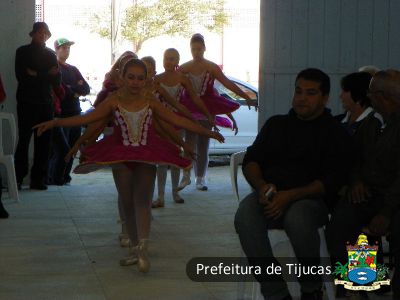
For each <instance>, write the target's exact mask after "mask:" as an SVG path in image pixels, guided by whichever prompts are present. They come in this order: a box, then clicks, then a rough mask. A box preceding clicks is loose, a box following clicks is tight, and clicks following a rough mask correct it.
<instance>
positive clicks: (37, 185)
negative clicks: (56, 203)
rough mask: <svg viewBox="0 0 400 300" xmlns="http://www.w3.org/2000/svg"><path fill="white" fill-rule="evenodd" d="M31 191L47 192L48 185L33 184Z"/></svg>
mask: <svg viewBox="0 0 400 300" xmlns="http://www.w3.org/2000/svg"><path fill="white" fill-rule="evenodd" d="M30 189H31V190H40V191H44V190H47V185H45V184H44V183H31V185H30Z"/></svg>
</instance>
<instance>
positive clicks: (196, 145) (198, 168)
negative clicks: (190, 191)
mask: <svg viewBox="0 0 400 300" xmlns="http://www.w3.org/2000/svg"><path fill="white" fill-rule="evenodd" d="M199 123H200V124H201V125H202V126H203V127H205V128H207V129H210V130H211V128H212V127H211V126H210V123H208V121H203V120H201V121H199ZM185 140H186V142H187V143H189V144H190V145H192V147H193V150H194V152H195V153H196V154H197V160H196V161H194V162H193V168H194V174H195V176H196V183H200V182H198V181H201V180H204V179H205V177H206V176H207V169H208V147H209V145H210V139H209V138H208V137H205V136H202V135H199V134H196V133H193V132H190V131H186V132H185Z"/></svg>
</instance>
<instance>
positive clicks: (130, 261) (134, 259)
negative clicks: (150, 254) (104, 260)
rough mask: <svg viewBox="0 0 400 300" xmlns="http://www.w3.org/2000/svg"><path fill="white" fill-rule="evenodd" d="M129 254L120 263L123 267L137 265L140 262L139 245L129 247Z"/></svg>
mask: <svg viewBox="0 0 400 300" xmlns="http://www.w3.org/2000/svg"><path fill="white" fill-rule="evenodd" d="M128 253H129V254H128V256H126V257H124V258H122V259H120V261H119V265H120V266H122V267H126V266H131V265H135V264H137V263H138V246H136V247H131V248H129V252H128Z"/></svg>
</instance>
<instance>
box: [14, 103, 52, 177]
mask: <svg viewBox="0 0 400 300" xmlns="http://www.w3.org/2000/svg"><path fill="white" fill-rule="evenodd" d="M17 114H18V145H17V149H16V152H15V173H16V177H17V183H18V184H21V183H22V181H23V179H24V177H25V176H26V175H27V174H28V170H29V160H28V151H29V143H30V140H31V136H32V133H33V135H34V137H33V138H34V150H33V165H32V168H31V183H32V182H34V183H44V182H45V179H46V176H47V168H48V161H49V150H50V143H51V131H50V130H48V131H46V132H44V133H43V134H42V135H41V136H37V134H36V130H33V129H32V127H33V126H35V125H37V124H39V123H41V122H45V121H49V120H52V119H53V114H54V108H53V104H52V103H49V104H28V103H18V104H17Z"/></svg>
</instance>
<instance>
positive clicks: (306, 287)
mask: <svg viewBox="0 0 400 300" xmlns="http://www.w3.org/2000/svg"><path fill="white" fill-rule="evenodd" d="M329 90H330V80H329V77H328V75H326V74H325V73H323V72H322V71H320V70H318V69H306V70H303V71H301V72H300V73H299V74H298V75H297V78H296V82H295V92H294V96H293V102H292V107H293V108H292V109H291V110H290V112H289V113H288V114H287V115H281V116H274V117H272V118H270V119H269V120H268V121H267V122H266V123H265V125H264V126H263V128H262V129H261V131H260V133H259V134H258V136H257V138H256V140H255V142H254V144H253V145H252V146H250V147H248V148H247V152H246V155H245V158H244V161H243V173H244V175H245V177H246V179H247V181H248V182H249V184H250V185H251V186H252V187H253V189H254V192H253V193H251V194H250V195H248V196H247V197H246V198H245V199H244V200H243V201H242V202H241V203H240V205H239V209H238V211H237V212H236V216H235V227H236V231H237V233H238V234H239V238H240V242H241V245H242V247H243V250H244V252H245V254H246V256H247V257H248V259H249V263H250V264H257V262H258V260H257V258H267V259H269V261H270V262H273V263H274V264H275V265H277V264H279V263H278V262H277V261H276V259H275V258H274V256H273V253H272V251H271V244H270V241H269V238H268V233H267V231H268V229H272V228H283V229H284V230H285V231H286V233H287V235H288V237H289V239H290V242H291V244H292V246H293V249H294V251H295V253H296V256H297V258H298V260H299V262H300V263H301V264H302V265H305V266H307V265H316V266H318V265H319V263H320V257H319V256H320V255H319V253H320V242H319V235H318V228H319V227H321V226H323V225H324V224H325V223H326V222H327V220H328V204H329V203H328V202H329V201H327V200H328V199H330V198H331V197H332V198H333V196H334V195H335V194H336V192H337V190H338V189H339V187H340V186H341V185H342V184H343V180H344V178H345V172H346V166H347V157H348V151H347V145H348V143H349V136H348V135H347V133H346V132H345V130H344V129H343V128H342V127H341V126H340V124H339V123H338V122H337V121H336V120H335V119H334V118H333V117H332V116H331V114H330V113H329V111H328V110H327V109H326V108H325V105H326V103H327V101H328V97H329ZM268 191H270V192H269V193H268V195H270V196H269V197H267V196H266V194H267V192H268ZM256 278H257V277H256ZM257 280H258V281H260V284H261V292H262V294H263V295H264V297H265V298H266V299H273V300H275V299H277V300H280V299H292V298H291V296H290V294H289V291H288V288H287V285H286V282H285V281H284V279H283V277H282V276H273V277H271V278H269V277H267V278H265V277H259V278H257ZM299 282H300V285H301V292H302V297H301V299H302V300H306V299H322V291H321V287H322V280H321V278H320V277H319V276H315V277H312V278H310V277H307V276H301V277H300V278H299Z"/></svg>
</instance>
